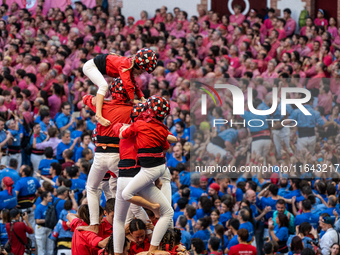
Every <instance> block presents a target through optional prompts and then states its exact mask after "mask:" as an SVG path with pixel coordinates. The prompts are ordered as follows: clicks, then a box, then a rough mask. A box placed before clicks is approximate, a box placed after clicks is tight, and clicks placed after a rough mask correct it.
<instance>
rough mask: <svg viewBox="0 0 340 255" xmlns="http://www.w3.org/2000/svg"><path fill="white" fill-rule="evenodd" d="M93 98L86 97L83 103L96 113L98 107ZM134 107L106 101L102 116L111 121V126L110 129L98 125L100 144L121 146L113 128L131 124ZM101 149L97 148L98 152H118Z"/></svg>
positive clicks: (111, 149)
mask: <svg viewBox="0 0 340 255" xmlns="http://www.w3.org/2000/svg"><path fill="white" fill-rule="evenodd" d="M92 98H93V96H91V95H86V96H84V98H83V102H84V104H85V105H87V106H88V107H90V109H91V110H92V111H94V112H96V107H95V106H94V105H92ZM131 110H132V105H130V104H124V103H122V102H121V101H116V100H111V101H109V102H107V101H104V103H103V107H102V115H103V117H104V118H105V119H107V120H109V121H110V122H111V125H110V126H108V127H104V126H102V125H100V124H99V123H97V141H98V143H106V144H109V143H113V144H119V138H118V136H115V134H114V132H113V126H114V125H115V124H117V123H126V124H128V123H130V122H131V118H130V114H131ZM100 148H101V147H97V148H96V152H118V151H113V149H116V148H110V147H108V148H106V150H104V151H102V149H100Z"/></svg>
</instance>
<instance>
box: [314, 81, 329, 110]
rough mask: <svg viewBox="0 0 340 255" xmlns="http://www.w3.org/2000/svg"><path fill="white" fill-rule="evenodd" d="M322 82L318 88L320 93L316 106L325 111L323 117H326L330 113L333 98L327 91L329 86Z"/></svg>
mask: <svg viewBox="0 0 340 255" xmlns="http://www.w3.org/2000/svg"><path fill="white" fill-rule="evenodd" d="M328 81H329V80H328ZM323 82H324V81H322V84H321V86H320V90H319V91H320V93H319V95H318V104H317V106H322V107H323V108H324V109H325V115H328V114H330V113H331V111H332V103H333V97H332V93H331V91H330V89H329V85H328V84H327V85H326V84H323Z"/></svg>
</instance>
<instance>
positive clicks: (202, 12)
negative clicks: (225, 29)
mask: <svg viewBox="0 0 340 255" xmlns="http://www.w3.org/2000/svg"><path fill="white" fill-rule="evenodd" d="M205 20H209V17H208V15H207V12H206V10H205V9H204V8H203V7H199V8H198V22H197V23H198V24H199V25H200V26H202V23H203V21H205Z"/></svg>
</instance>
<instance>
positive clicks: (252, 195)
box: [245, 189, 256, 204]
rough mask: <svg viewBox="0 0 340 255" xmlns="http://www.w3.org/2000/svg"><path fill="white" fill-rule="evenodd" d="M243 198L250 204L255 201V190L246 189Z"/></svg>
mask: <svg viewBox="0 0 340 255" xmlns="http://www.w3.org/2000/svg"><path fill="white" fill-rule="evenodd" d="M245 198H246V199H247V200H248V201H249V203H251V204H255V203H256V192H255V191H254V190H252V189H248V190H247V191H246V193H245Z"/></svg>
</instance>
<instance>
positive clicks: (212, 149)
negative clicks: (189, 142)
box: [207, 143, 227, 157]
mask: <svg viewBox="0 0 340 255" xmlns="http://www.w3.org/2000/svg"><path fill="white" fill-rule="evenodd" d="M207 151H208V152H209V153H212V154H214V155H215V157H217V154H220V156H221V157H223V156H225V155H226V154H227V151H226V150H225V149H223V148H221V147H220V146H217V145H215V144H213V143H208V145H207Z"/></svg>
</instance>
